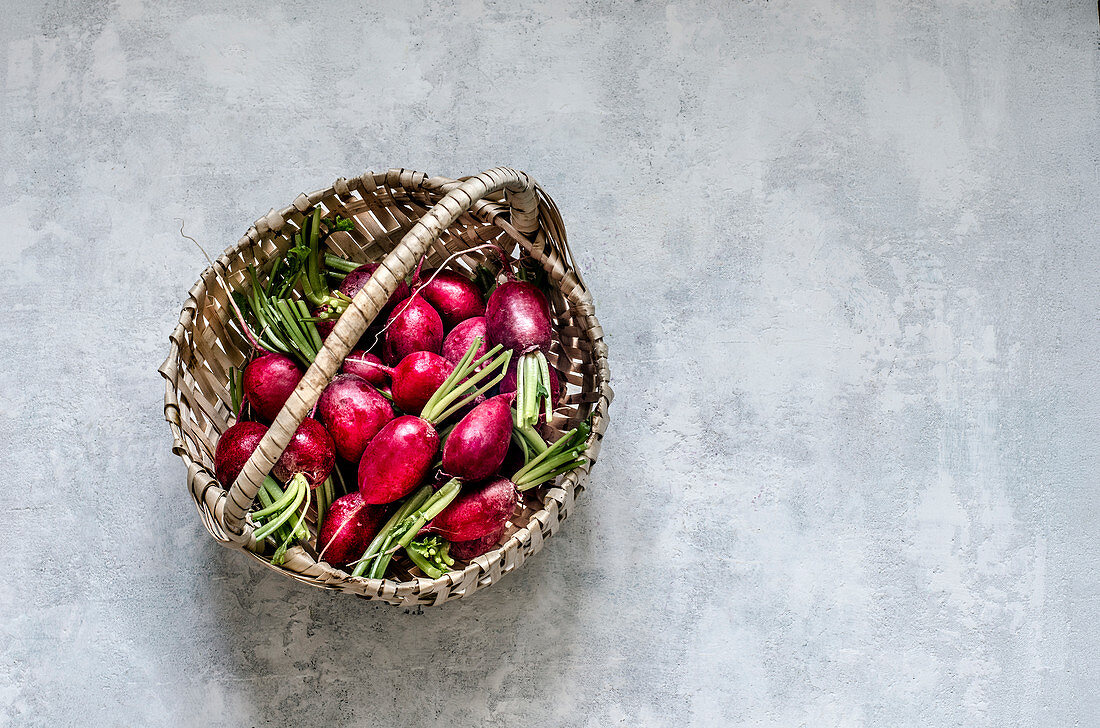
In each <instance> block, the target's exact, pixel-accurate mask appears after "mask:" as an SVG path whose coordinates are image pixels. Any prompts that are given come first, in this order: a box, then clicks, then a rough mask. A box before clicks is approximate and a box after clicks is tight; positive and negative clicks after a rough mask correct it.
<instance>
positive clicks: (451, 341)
mask: <svg viewBox="0 0 1100 728" xmlns="http://www.w3.org/2000/svg"><path fill="white" fill-rule="evenodd" d="M485 336H486V332H485V317H484V316H474V317H473V318H468V319H466V320H465V321H463V322H462V323H460V324H458V325H457V326H455V327H454V328H453V329H451V331H450V333H448V334H447V338H445V339H443V358H444V359H446V360H447V361H450V362H455V363H457V362H458V360H459V359H461V358H462V355H463V354H464V353H465V352H466V350H467V349H469V348H470V342H471V341H473V340H474V339H476V338H478V337H480V338H481V340H482V341H485ZM488 348H489V346H488V345H487V344H482V345H481V348H480V349H478V350H477V351H476V352H475V353H474V355H475V356H481V355H482V354H484V353H485V352H486V351H487V350H488ZM504 376H505V378H507V376H508V375H507V374H505V375H504ZM502 383H503V380H502ZM512 391H515V387H514V386H513V387H512Z"/></svg>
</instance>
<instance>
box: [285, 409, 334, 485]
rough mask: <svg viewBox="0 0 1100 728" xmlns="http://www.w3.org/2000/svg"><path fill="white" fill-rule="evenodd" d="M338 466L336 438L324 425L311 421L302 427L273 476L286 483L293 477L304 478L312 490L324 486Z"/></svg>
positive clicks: (308, 419)
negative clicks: (334, 468) (335, 466)
mask: <svg viewBox="0 0 1100 728" xmlns="http://www.w3.org/2000/svg"><path fill="white" fill-rule="evenodd" d="M334 465H336V447H335V445H334V444H333V442H332V436H331V435H329V434H328V430H326V429H325V428H324V427H323V426H322V425H321V423H320V422H318V421H317V420H315V419H313V418H312V417H307V418H305V419H304V420H302V424H300V425H298V429H297V430H295V432H294V436H293V437H291V438H290V443H289V444H288V445H287V446H286V450H283V454H282V455H280V456H279V460H278V461H277V462H276V463H275V467H274V468H272V469H271V472H272V474H274V476H275V477H276V478H278V479H279V480H281V481H283V482H284V483H286V482H288V481H289V480H290V479H291V477H292V476H295V475H302V476H304V477H305V479H306V481H307V482H308V483H309V487H310V488H311V489H312V488H316V487H317V486H318V485H320V484H321V483H322V482H324V480H325V478H327V477H328V475H329V473H331V472H332V468H333V466H334Z"/></svg>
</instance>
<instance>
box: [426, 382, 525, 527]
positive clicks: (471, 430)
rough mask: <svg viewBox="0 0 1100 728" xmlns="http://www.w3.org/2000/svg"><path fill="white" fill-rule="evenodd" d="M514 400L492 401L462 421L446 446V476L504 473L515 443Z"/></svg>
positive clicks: (479, 476)
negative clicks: (506, 456) (511, 448)
mask: <svg viewBox="0 0 1100 728" xmlns="http://www.w3.org/2000/svg"><path fill="white" fill-rule="evenodd" d="M512 399H513V397H512V396H510V395H507V394H504V395H499V396H496V397H492V398H491V399H488V400H486V401H485V402H484V403H482V404H479V405H478V406H477V407H475V408H474V409H473V410H472V411H471V412H470V413H469V414H468V415H466V416H465V417H463V418H462V420H461V421H460V422H459V423H458V424H457V425H456V426H455V428H454V429H453V430H452V431H451V434H449V435H448V436H447V441H446V443H444V445H443V472H445V473H447V474H448V475H453V476H455V477H457V478H462V479H463V480H481V479H483V478H488V477H489V476H490V475H492V474H493V473H495V472H496V471H497V470H499V469H500V466H501V463H503V462H504V456H505V455H506V454H507V453H508V445H509V444H510V443H511V441H512V404H511V401H512ZM475 538H476V537H475Z"/></svg>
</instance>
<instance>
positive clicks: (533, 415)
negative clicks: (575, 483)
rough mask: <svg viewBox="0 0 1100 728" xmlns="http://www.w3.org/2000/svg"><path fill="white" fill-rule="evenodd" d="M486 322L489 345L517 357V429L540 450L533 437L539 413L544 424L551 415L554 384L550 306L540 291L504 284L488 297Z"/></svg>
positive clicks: (524, 285) (515, 283) (520, 283)
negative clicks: (550, 357) (548, 358)
mask: <svg viewBox="0 0 1100 728" xmlns="http://www.w3.org/2000/svg"><path fill="white" fill-rule="evenodd" d="M485 320H486V331H487V334H488V338H489V341H490V343H494V344H500V345H502V346H504V347H505V348H507V349H511V350H512V351H513V352H515V354H516V356H517V357H518V359H517V361H516V387H515V392H516V428H517V429H519V430H520V431H521V432H522V433H524V436H525V437H527V438H528V439H529V440H530V441H531V443H532V444H533V445H536V449H539V448H538V447H537V443H538V442H539V441H540V439H541V438H536V437H533V436H532V435H533V433H534V428H535V425H536V423H538V421H539V419H540V414H541V416H542V417H543V418H545V420H546V421H549V420H550V419H551V418H552V417H553V416H554V402H553V401H552V400H553V397H552V392H553V386H554V385H553V380H551V378H550V365H549V364H547V362H546V352H548V351H550V344H551V338H552V335H553V329H552V327H551V325H550V305H549V304H548V303H547V301H546V296H544V295H543V294H542V291H540V290H539V289H538V288H536V287H535V286H533V285H532V284H530V283H527V282H525V281H514V280H513V281H507V282H505V283H502V284H500V285H499V286H497V287H496V289H495V290H494V291H493V293H492V295H490V296H489V302H488V303H487V304H486V306H485ZM559 385H560V383H559ZM559 390H560V386H559Z"/></svg>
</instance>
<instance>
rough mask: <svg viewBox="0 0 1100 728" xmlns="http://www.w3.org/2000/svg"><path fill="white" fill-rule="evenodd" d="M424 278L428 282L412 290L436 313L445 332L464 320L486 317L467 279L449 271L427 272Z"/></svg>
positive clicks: (481, 303) (474, 289) (479, 299)
mask: <svg viewBox="0 0 1100 728" xmlns="http://www.w3.org/2000/svg"><path fill="white" fill-rule="evenodd" d="M424 278H425V279H427V280H426V282H425V283H423V284H420V285H414V287H413V288H414V290H416V291H418V292H419V293H420V295H421V296H423V297H424V299H425V300H427V302H428V303H430V304H431V305H432V307H433V308H434V309H435V310H436V311H438V312H439V316H440V318H442V319H443V325H444V326H445V327H447V328H448V329H452V328H454V327H455V326H457V325H458V324H459V323H461V322H462V321H465V320H466V319H469V318H472V317H474V316H484V315H485V302H484V301H483V300H482V298H481V291H480V290H479V289H478V287H477V286H476V285H474V282H473V281H471V280H470V279H469V278H467V277H466V276H464V275H461V274H459V273H454V272H451V271H435V270H426V271H424ZM463 351H465V349H463Z"/></svg>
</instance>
